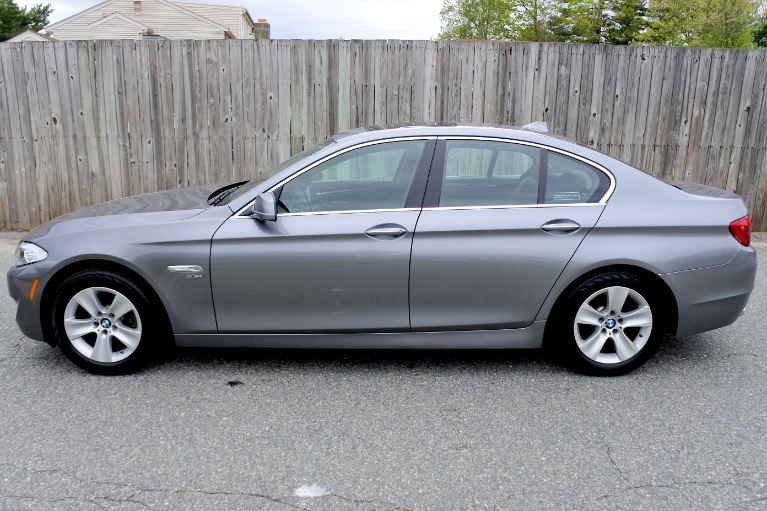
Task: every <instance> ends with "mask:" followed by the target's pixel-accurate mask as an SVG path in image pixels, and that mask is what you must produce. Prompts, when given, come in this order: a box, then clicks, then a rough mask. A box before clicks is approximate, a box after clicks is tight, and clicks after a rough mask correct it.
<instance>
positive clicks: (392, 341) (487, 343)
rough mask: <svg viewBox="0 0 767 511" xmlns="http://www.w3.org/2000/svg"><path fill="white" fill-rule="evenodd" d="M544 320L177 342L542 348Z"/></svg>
mask: <svg viewBox="0 0 767 511" xmlns="http://www.w3.org/2000/svg"><path fill="white" fill-rule="evenodd" d="M545 327H546V323H545V322H544V321H536V322H535V323H533V324H532V325H530V326H529V327H527V328H515V329H510V330H503V329H501V330H475V331H472V332H466V331H448V332H397V333H332V334H309V333H303V334H276V333H272V334H218V335H206V334H186V335H176V345H178V346H180V347H188V348H205V347H219V348H307V349H316V348H323V349H327V348H330V349H380V348H390V349H526V348H540V347H541V339H542V338H543V331H544V328H545Z"/></svg>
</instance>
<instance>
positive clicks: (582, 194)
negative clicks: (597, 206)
mask: <svg viewBox="0 0 767 511" xmlns="http://www.w3.org/2000/svg"><path fill="white" fill-rule="evenodd" d="M609 188H610V178H609V177H607V175H606V174H605V173H604V172H601V171H600V170H597V169H596V168H594V167H592V166H591V165H588V164H586V163H583V162H582V161H580V160H576V159H575V158H571V157H570V156H565V155H563V154H560V153H555V152H553V151H549V153H548V164H547V166H546V188H545V191H544V203H545V204H583V203H586V204H591V203H597V202H599V201H600V200H601V199H602V197H604V195H605V193H607V190H608V189H609Z"/></svg>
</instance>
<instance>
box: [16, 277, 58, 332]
mask: <svg viewBox="0 0 767 511" xmlns="http://www.w3.org/2000/svg"><path fill="white" fill-rule="evenodd" d="M49 278H50V273H48V272H46V271H45V270H43V269H42V268H41V267H40V266H39V265H37V264H27V265H24V266H14V267H12V268H11V269H10V270H8V293H9V294H10V295H11V298H12V299H13V301H14V302H16V324H17V325H19V329H20V330H21V333H23V334H24V335H26V336H27V337H29V338H31V339H35V340H36V341H45V340H46V339H45V338H44V336H43V327H42V321H41V315H40V300H41V298H42V296H43V289H44V288H45V284H46V283H47V282H48V279H49ZM35 280H37V284H36V285H35V284H34V282H35ZM33 286H34V287H35V290H34V293H31V291H32V287H33Z"/></svg>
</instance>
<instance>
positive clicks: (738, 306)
mask: <svg viewBox="0 0 767 511" xmlns="http://www.w3.org/2000/svg"><path fill="white" fill-rule="evenodd" d="M661 278H662V279H663V280H664V282H666V284H667V285H668V286H669V288H671V290H672V291H673V292H674V295H675V296H676V297H677V308H678V310H679V321H678V323H679V324H678V325H677V331H676V335H677V336H684V335H692V334H697V333H700V332H706V331H708V330H714V329H715V328H721V327H723V326H727V325H729V324H731V323H733V322H734V321H735V320H736V319H738V316H740V314H741V313H742V312H743V309H744V308H745V306H746V303H747V302H748V298H749V296H750V295H751V291H752V290H753V288H754V281H755V279H756V252H755V251H754V250H753V249H751V248H745V247H744V248H743V249H742V250H740V251H738V253H737V255H736V256H735V257H734V258H733V259H732V260H731V261H729V262H728V263H726V264H723V265H720V266H711V267H708V268H701V269H697V270H688V271H680V272H674V273H667V274H664V275H661Z"/></svg>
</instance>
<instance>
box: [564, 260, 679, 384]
mask: <svg viewBox="0 0 767 511" xmlns="http://www.w3.org/2000/svg"><path fill="white" fill-rule="evenodd" d="M563 312H564V314H563V317H562V318H553V319H554V320H555V321H562V324H561V328H559V329H558V330H559V331H558V335H557V337H558V338H559V339H560V347H561V350H562V351H563V354H564V355H565V357H566V361H567V362H569V363H570V365H572V366H573V367H574V368H575V369H577V370H579V371H581V372H585V373H588V374H599V375H619V374H625V373H627V372H629V371H631V370H633V369H635V368H636V367H638V366H640V365H641V364H643V363H644V362H645V361H646V360H647V359H648V358H649V357H650V355H652V353H653V351H654V350H655V349H656V347H657V345H658V342H659V341H660V339H661V338H662V336H663V333H664V325H665V317H666V314H664V313H665V311H664V310H663V308H662V300H661V299H660V296H659V295H658V293H657V291H656V290H655V289H653V288H652V286H651V285H650V284H649V283H648V282H647V281H645V280H644V279H643V278H641V277H639V276H637V275H634V274H632V273H624V272H613V273H606V274H604V275H599V276H596V277H592V278H591V279H589V280H587V281H586V282H584V283H583V284H581V285H580V286H578V287H577V288H576V289H575V291H573V292H572V293H571V294H570V296H569V297H568V298H567V300H566V302H565V305H564V308H563Z"/></svg>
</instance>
